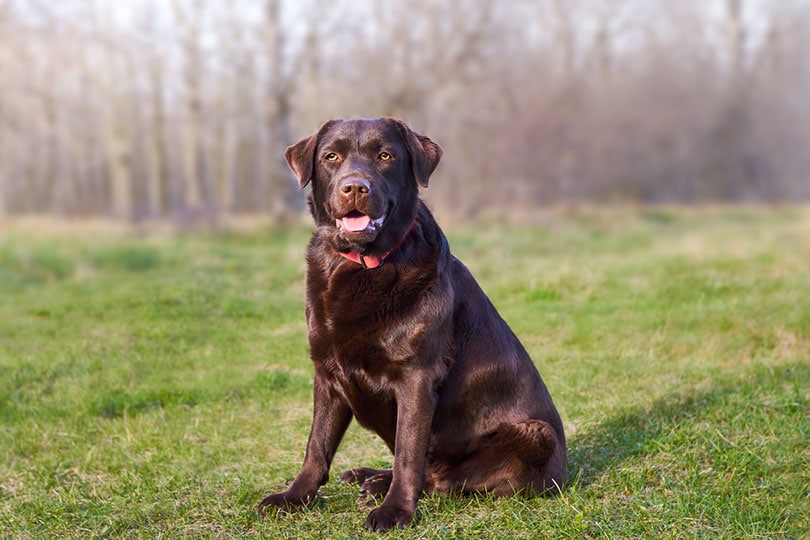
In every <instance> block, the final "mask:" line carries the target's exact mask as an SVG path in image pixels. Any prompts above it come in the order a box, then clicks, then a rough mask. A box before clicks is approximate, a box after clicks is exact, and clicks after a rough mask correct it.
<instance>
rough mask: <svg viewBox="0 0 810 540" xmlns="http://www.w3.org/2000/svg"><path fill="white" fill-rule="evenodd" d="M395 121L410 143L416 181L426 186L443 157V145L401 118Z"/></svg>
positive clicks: (406, 140) (406, 141)
mask: <svg viewBox="0 0 810 540" xmlns="http://www.w3.org/2000/svg"><path fill="white" fill-rule="evenodd" d="M394 122H396V124H397V128H398V129H399V132H400V135H402V137H403V139H405V143H406V144H407V145H408V152H410V153H411V167H412V168H413V176H414V178H415V179H416V182H417V183H418V184H419V185H420V186H422V187H424V188H426V187H428V181H429V180H430V175H431V174H433V171H435V170H436V167H437V166H438V165H439V160H441V159H442V153H443V151H442V147H441V146H439V145H438V144H436V143H435V142H433V141H432V140H431V139H430V137H426V136H425V135H420V134H419V133H416V132H415V131H413V130H412V129H411V128H409V127H408V126H407V125H405V123H404V122H402V121H400V120H394Z"/></svg>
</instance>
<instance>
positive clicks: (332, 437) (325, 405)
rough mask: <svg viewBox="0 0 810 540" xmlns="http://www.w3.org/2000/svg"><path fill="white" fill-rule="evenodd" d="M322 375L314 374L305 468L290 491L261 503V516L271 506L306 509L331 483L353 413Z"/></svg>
mask: <svg viewBox="0 0 810 540" xmlns="http://www.w3.org/2000/svg"><path fill="white" fill-rule="evenodd" d="M319 371H320V370H318V369H316V370H315V381H314V391H313V396H314V407H313V415H312V429H311V431H310V434H309V440H308V441H307V451H306V455H305V457H304V464H303V465H302V467H301V471H300V472H299V473H298V476H296V477H295V480H293V482H292V484H290V487H289V488H287V489H286V490H285V491H282V492H280V493H272V494H270V495H268V496H267V497H265V498H264V499H263V500H262V502H260V503H259V507H258V510H259V513H264V510H265V508H267V507H270V506H274V507H276V508H279V509H284V510H293V509H295V508H298V507H301V506H305V505H307V504H309V503H310V502H312V500H313V499H314V498H315V494H316V493H317V492H318V488H319V487H321V486H322V485H323V484H325V483H326V481H327V480H328V479H329V466H330V465H331V463H332V458H333V457H334V456H335V452H336V451H337V447H338V445H339V444H340V440H341V439H342V438H343V434H344V433H345V432H346V428H348V427H349V423H350V422H351V420H352V411H351V409H350V408H349V406H348V405H347V404H346V403H344V402H343V400H342V399H341V398H340V397H339V396H338V395H337V393H336V392H335V391H334V390H333V389H332V388H331V387H330V386H329V384H328V383H327V381H326V378H325V377H324V376H323V375H322V374H320V373H319Z"/></svg>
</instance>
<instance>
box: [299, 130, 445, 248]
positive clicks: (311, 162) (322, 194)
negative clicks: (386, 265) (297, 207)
mask: <svg viewBox="0 0 810 540" xmlns="http://www.w3.org/2000/svg"><path fill="white" fill-rule="evenodd" d="M284 155H285V157H286V158H287V162H288V163H289V165H290V168H291V169H292V170H293V172H294V173H295V174H296V176H298V180H299V184H300V186H301V187H302V188H303V187H305V186H306V185H307V184H309V183H310V182H312V193H311V194H310V198H309V204H310V210H311V212H312V216H313V218H314V219H315V224H316V225H317V227H318V234H319V235H321V236H323V237H324V238H325V239H326V240H327V241H328V242H329V243H330V244H331V245H332V247H334V248H335V249H336V250H337V251H342V252H346V251H356V252H360V253H364V254H368V253H374V252H384V251H386V250H389V249H391V248H392V247H393V246H394V245H396V244H397V243H398V242H399V241H400V240H401V238H402V236H403V235H404V234H406V232H407V230H408V229H409V227H410V226H411V223H412V222H413V220H414V218H415V214H414V213H415V209H416V204H415V203H416V198H417V197H418V186H422V187H427V185H428V179H429V178H430V175H431V173H432V172H433V171H434V170H435V168H436V166H437V165H438V163H439V159H441V155H442V150H441V148H440V147H439V145H437V144H436V143H435V142H433V141H432V140H430V139H429V138H427V137H425V136H423V135H419V134H417V133H414V132H413V131H412V130H411V129H410V128H408V127H407V126H406V125H405V124H403V123H402V122H400V121H398V120H394V119H391V118H378V119H371V120H369V119H359V120H330V121H329V122H327V123H325V124H324V125H323V126H321V128H320V130H318V132H317V133H316V134H314V135H312V136H311V137H308V138H306V139H303V140H301V141H299V142H297V143H296V144H294V145H292V146H290V147H289V148H287V150H286V152H285V153H284Z"/></svg>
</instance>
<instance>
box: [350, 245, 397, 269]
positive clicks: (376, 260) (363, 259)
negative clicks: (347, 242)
mask: <svg viewBox="0 0 810 540" xmlns="http://www.w3.org/2000/svg"><path fill="white" fill-rule="evenodd" d="M393 251H394V250H393V249H391V250H389V251H386V252H385V253H383V256H382V257H374V256H372V255H363V254H362V253H358V252H356V251H350V252H349V253H343V252H340V251H339V252H338V253H340V255H341V257H345V258H347V259H349V260H350V261H353V262H356V263H357V264H359V265H360V266H362V267H363V268H365V269H369V268H378V267H380V266H382V265H383V263H384V262H385V259H386V258H387V257H388V256H389V255H391V253H392V252H393Z"/></svg>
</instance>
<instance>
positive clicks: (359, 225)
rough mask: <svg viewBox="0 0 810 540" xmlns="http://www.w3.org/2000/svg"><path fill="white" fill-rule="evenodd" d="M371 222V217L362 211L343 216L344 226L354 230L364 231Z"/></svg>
mask: <svg viewBox="0 0 810 540" xmlns="http://www.w3.org/2000/svg"><path fill="white" fill-rule="evenodd" d="M369 223H371V218H370V217H368V216H367V215H365V214H360V213H358V214H357V215H353V216H346V217H344V218H343V227H344V228H346V229H348V230H350V231H352V232H359V231H364V230H365V229H366V227H368V224H369Z"/></svg>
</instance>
